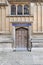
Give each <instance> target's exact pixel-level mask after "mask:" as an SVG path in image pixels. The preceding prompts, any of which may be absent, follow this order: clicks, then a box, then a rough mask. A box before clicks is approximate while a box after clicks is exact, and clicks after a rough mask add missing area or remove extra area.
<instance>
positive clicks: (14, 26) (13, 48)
mask: <svg viewBox="0 0 43 65" xmlns="http://www.w3.org/2000/svg"><path fill="white" fill-rule="evenodd" d="M12 33H13V40H14V44H13V50H15V26H13V32H12Z"/></svg>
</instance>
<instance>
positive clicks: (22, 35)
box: [15, 27, 28, 50]
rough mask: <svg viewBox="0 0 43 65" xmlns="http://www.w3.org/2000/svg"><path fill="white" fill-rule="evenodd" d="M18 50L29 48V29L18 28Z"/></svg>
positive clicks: (16, 45) (16, 44)
mask: <svg viewBox="0 0 43 65" xmlns="http://www.w3.org/2000/svg"><path fill="white" fill-rule="evenodd" d="M15 34H16V36H15V37H16V39H15V40H16V42H15V47H16V50H27V49H28V29H26V28H23V27H20V28H17V29H16V33H15Z"/></svg>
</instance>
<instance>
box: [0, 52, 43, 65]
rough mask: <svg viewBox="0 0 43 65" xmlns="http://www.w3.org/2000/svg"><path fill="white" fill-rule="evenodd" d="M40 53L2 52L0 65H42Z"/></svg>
mask: <svg viewBox="0 0 43 65" xmlns="http://www.w3.org/2000/svg"><path fill="white" fill-rule="evenodd" d="M40 52H41V51H40ZM40 52H38V53H37V52H33V51H31V52H28V51H24V52H20V51H16V52H13V51H11V52H4V51H3V52H0V65H43V52H41V53H40Z"/></svg>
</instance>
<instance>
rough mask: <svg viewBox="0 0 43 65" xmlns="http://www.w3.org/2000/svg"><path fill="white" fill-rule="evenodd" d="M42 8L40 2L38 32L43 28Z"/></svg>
mask: <svg viewBox="0 0 43 65" xmlns="http://www.w3.org/2000/svg"><path fill="white" fill-rule="evenodd" d="M41 10H42V8H41V4H38V32H40V31H41V28H42V25H41V23H42V11H41Z"/></svg>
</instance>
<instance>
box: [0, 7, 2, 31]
mask: <svg viewBox="0 0 43 65" xmlns="http://www.w3.org/2000/svg"><path fill="white" fill-rule="evenodd" d="M1 30H2V9H1V7H0V31H1Z"/></svg>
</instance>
